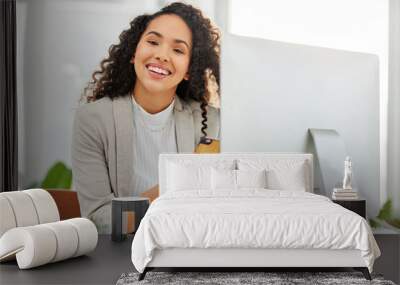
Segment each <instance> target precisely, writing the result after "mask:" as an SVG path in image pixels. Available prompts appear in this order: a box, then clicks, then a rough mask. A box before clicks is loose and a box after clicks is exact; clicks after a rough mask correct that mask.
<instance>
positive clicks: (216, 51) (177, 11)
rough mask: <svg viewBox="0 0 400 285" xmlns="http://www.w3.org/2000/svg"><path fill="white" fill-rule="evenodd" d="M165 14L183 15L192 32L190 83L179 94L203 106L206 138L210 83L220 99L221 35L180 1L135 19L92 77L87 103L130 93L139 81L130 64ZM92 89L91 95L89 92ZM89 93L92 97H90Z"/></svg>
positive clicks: (87, 88) (184, 82) (198, 11)
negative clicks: (148, 31) (143, 39)
mask: <svg viewBox="0 0 400 285" xmlns="http://www.w3.org/2000/svg"><path fill="white" fill-rule="evenodd" d="M165 14H173V15H177V16H179V17H180V18H181V19H182V20H183V21H184V22H185V23H186V25H187V26H188V27H189V28H190V30H191V32H192V42H193V47H192V51H191V58H190V64H189V80H182V81H181V82H180V83H179V84H178V86H177V89H176V94H177V95H178V96H179V98H180V99H182V100H183V101H185V102H190V101H196V102H199V103H200V108H201V111H202V118H203V120H202V128H201V132H202V134H203V136H204V137H203V138H205V137H206V135H207V134H206V129H207V106H208V104H209V102H210V95H211V94H210V92H209V88H208V87H209V85H210V84H213V83H214V85H216V86H217V88H216V90H215V93H216V94H215V95H217V96H218V97H219V88H218V86H219V82H220V70H219V62H220V41H219V40H220V33H219V30H218V28H216V27H215V26H213V24H212V23H211V21H210V19H208V18H206V17H204V16H203V14H202V12H201V11H200V10H199V9H197V8H195V7H193V6H191V5H188V4H184V3H180V2H176V3H172V4H170V5H168V6H166V7H164V8H162V9H161V10H160V11H158V12H156V13H154V14H152V15H148V14H145V15H141V16H138V17H136V18H135V19H133V21H131V23H130V28H129V29H127V30H125V31H123V32H122V33H121V35H120V36H119V40H120V42H119V43H118V44H116V45H111V47H110V49H109V56H108V57H107V58H105V59H103V60H102V61H101V63H100V70H97V71H95V72H94V73H93V74H92V80H93V81H91V82H89V84H88V86H87V87H86V88H85V92H84V97H85V99H86V102H92V101H96V100H98V99H100V98H103V97H109V98H111V99H113V98H116V97H120V96H127V95H128V94H130V92H131V91H132V90H133V88H134V86H135V82H136V73H135V69H134V66H133V65H132V64H131V63H130V60H131V57H132V55H133V54H134V53H135V51H136V46H137V45H138V43H139V40H140V38H141V36H142V34H143V32H144V31H145V30H146V28H147V26H148V25H149V23H150V22H151V21H152V20H154V19H155V18H157V17H159V16H161V15H165ZM215 83H216V84H215ZM89 90H90V91H91V92H87V91H89ZM88 93H90V95H86V94H88Z"/></svg>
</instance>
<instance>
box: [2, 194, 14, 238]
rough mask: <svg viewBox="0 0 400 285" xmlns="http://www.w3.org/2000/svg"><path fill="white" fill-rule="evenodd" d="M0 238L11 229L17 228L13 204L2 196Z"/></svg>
mask: <svg viewBox="0 0 400 285" xmlns="http://www.w3.org/2000/svg"><path fill="white" fill-rule="evenodd" d="M0 217H1V219H0V237H1V236H2V235H3V234H4V233H5V232H6V231H8V230H9V229H12V228H15V227H16V226H17V222H16V221H15V216H14V212H13V209H12V208H11V204H10V202H9V201H8V199H6V197H4V196H2V195H0Z"/></svg>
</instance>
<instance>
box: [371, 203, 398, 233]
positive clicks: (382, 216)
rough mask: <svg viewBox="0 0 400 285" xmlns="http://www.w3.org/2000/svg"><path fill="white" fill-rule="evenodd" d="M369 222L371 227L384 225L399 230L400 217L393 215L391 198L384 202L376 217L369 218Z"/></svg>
mask: <svg viewBox="0 0 400 285" xmlns="http://www.w3.org/2000/svg"><path fill="white" fill-rule="evenodd" d="M369 224H370V225H371V227H373V228H378V227H382V226H384V227H393V228H395V229H396V230H400V218H399V217H395V216H394V214H393V206H392V200H391V199H388V200H387V201H386V203H385V204H384V205H383V206H382V208H381V209H380V211H379V213H378V216H376V218H374V219H370V220H369Z"/></svg>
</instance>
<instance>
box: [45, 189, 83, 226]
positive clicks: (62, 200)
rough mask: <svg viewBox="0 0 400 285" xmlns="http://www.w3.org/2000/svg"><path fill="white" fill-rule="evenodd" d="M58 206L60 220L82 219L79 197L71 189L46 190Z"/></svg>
mask: <svg viewBox="0 0 400 285" xmlns="http://www.w3.org/2000/svg"><path fill="white" fill-rule="evenodd" d="M46 190H47V191H48V192H49V193H50V195H51V196H52V197H53V199H54V201H55V202H56V204H57V208H58V212H59V213H60V220H67V219H71V218H79V217H81V210H80V208H79V201H78V195H77V193H76V192H75V191H72V190H70V189H46Z"/></svg>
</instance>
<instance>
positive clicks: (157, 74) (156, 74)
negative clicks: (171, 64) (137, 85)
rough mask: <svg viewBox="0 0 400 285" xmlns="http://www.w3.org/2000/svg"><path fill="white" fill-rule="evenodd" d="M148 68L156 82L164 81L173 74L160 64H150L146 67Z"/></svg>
mask: <svg viewBox="0 0 400 285" xmlns="http://www.w3.org/2000/svg"><path fill="white" fill-rule="evenodd" d="M146 68H147V70H148V71H149V75H150V77H151V78H153V79H156V80H159V79H164V78H166V77H167V76H169V75H171V74H172V72H171V71H170V70H169V69H168V68H165V67H163V66H162V65H160V64H155V63H149V64H147V65H146Z"/></svg>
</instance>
